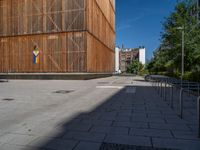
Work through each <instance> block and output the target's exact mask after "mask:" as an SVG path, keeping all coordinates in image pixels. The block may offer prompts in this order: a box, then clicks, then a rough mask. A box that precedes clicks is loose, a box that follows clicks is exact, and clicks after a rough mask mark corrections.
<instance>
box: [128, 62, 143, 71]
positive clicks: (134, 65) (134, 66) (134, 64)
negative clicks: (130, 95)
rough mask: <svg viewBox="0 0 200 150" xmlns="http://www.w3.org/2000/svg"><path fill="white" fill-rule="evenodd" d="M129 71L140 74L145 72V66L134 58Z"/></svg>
mask: <svg viewBox="0 0 200 150" xmlns="http://www.w3.org/2000/svg"><path fill="white" fill-rule="evenodd" d="M126 72H127V73H132V74H138V73H140V72H144V66H143V65H142V64H141V63H140V62H139V61H138V60H134V61H133V62H132V63H131V64H130V65H129V66H128V67H127V68H126Z"/></svg>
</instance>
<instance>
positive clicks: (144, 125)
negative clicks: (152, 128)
mask: <svg viewBox="0 0 200 150" xmlns="http://www.w3.org/2000/svg"><path fill="white" fill-rule="evenodd" d="M113 126H116V127H130V128H148V123H144V122H130V121H129V122H128V121H127V122H124V121H123V122H122V121H116V122H114V123H113Z"/></svg>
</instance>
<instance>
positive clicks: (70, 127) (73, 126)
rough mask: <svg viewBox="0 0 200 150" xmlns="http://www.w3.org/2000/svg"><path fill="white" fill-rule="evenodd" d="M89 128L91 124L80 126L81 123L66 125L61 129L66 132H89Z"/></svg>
mask: <svg viewBox="0 0 200 150" xmlns="http://www.w3.org/2000/svg"><path fill="white" fill-rule="evenodd" d="M91 127H92V125H91V124H85V123H83V124H81V123H79V124H77V123H75V124H69V125H66V126H65V127H63V128H65V129H66V130H75V131H89V129H90V128H91Z"/></svg>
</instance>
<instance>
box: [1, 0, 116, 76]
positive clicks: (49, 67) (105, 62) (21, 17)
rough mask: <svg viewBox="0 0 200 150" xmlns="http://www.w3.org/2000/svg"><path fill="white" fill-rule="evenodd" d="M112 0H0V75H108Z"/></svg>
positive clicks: (112, 45) (111, 68) (111, 49)
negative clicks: (85, 73) (84, 73)
mask: <svg viewBox="0 0 200 150" xmlns="http://www.w3.org/2000/svg"><path fill="white" fill-rule="evenodd" d="M114 49H115V0H0V53H1V57H0V73H68V72H69V73H71V72H72V73H73V72H81V73H82V72H89V73H90V72H91V73H111V72H113V71H114V56H115V53H114Z"/></svg>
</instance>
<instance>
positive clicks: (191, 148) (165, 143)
mask: <svg viewBox="0 0 200 150" xmlns="http://www.w3.org/2000/svg"><path fill="white" fill-rule="evenodd" d="M152 141H153V146H154V147H158V148H159V147H161V148H163V147H164V148H174V149H179V150H199V149H200V141H194V140H179V139H166V138H165V139H162V138H153V140H152Z"/></svg>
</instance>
